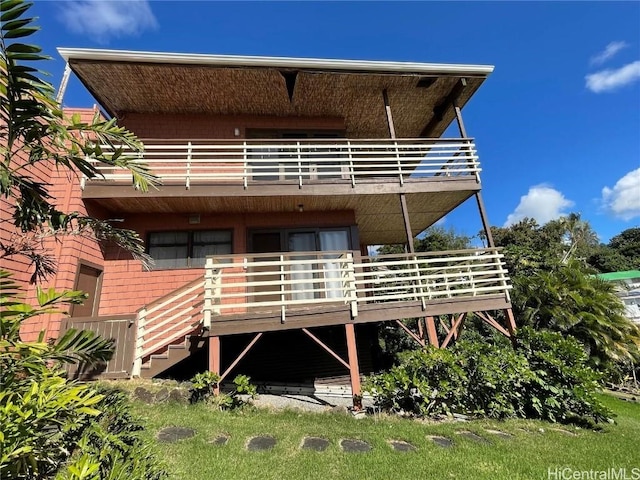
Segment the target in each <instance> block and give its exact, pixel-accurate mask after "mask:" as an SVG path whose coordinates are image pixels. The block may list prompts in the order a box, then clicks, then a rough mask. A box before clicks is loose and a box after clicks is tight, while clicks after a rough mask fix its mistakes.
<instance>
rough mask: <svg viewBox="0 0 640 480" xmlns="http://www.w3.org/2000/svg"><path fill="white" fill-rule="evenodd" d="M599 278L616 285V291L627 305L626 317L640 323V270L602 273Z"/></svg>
mask: <svg viewBox="0 0 640 480" xmlns="http://www.w3.org/2000/svg"><path fill="white" fill-rule="evenodd" d="M598 278H601V279H602V280H605V281H607V282H613V283H615V285H616V293H617V295H618V297H620V299H621V300H622V302H623V303H624V306H625V315H626V317H627V318H628V319H629V320H631V321H632V322H635V323H640V270H626V271H623V272H610V273H600V274H598Z"/></svg>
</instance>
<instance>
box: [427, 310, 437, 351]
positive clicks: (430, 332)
mask: <svg viewBox="0 0 640 480" xmlns="http://www.w3.org/2000/svg"><path fill="white" fill-rule="evenodd" d="M424 320H425V323H426V324H427V336H428V337H429V343H430V344H431V345H433V346H434V347H436V348H440V344H439V343H438V331H437V330H436V321H435V319H434V318H433V317H426V318H425V319H424Z"/></svg>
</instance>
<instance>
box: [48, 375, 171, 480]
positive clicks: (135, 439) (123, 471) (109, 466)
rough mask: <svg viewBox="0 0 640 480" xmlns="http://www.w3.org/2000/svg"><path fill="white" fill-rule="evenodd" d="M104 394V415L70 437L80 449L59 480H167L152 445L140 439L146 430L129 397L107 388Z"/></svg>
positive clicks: (86, 422)
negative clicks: (109, 479) (142, 432)
mask: <svg viewBox="0 0 640 480" xmlns="http://www.w3.org/2000/svg"><path fill="white" fill-rule="evenodd" d="M100 393H101V394H102V395H103V396H104V398H103V400H102V401H101V403H100V409H101V413H100V415H98V416H97V417H95V418H90V417H88V416H86V417H85V418H84V419H83V420H82V421H81V422H79V423H80V425H79V426H78V427H77V428H75V429H73V430H72V431H70V432H69V433H68V434H67V439H68V440H73V443H74V444H75V445H76V448H75V451H74V454H73V456H72V462H71V463H70V464H69V465H68V466H67V467H66V468H65V469H64V470H63V471H62V472H61V473H60V474H59V475H58V476H57V477H56V479H59V480H80V479H86V480H99V479H104V478H113V479H115V478H118V479H127V480H134V479H140V480H143V479H145V480H147V479H148V480H160V479H163V478H166V477H167V474H166V472H165V471H164V470H163V468H162V465H161V464H160V462H159V461H158V459H157V458H156V457H155V455H154V454H153V452H152V451H151V449H150V446H149V445H148V444H146V443H145V442H144V441H143V440H142V439H141V437H140V436H139V433H138V432H140V431H142V430H143V429H144V427H143V426H142V424H141V423H140V422H139V421H138V420H137V419H136V418H134V417H133V416H132V415H131V412H130V407H129V403H128V399H127V395H126V394H125V393H123V392H121V391H119V390H110V389H104V388H103V389H102V391H101V392H100ZM76 439H77V440H76ZM70 443H71V442H70Z"/></svg>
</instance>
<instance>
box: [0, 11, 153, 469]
mask: <svg viewBox="0 0 640 480" xmlns="http://www.w3.org/2000/svg"><path fill="white" fill-rule="evenodd" d="M30 7H31V4H30V3H24V2H23V0H0V33H1V36H0V47H1V50H2V55H1V57H0V194H1V195H2V197H3V198H2V201H3V205H2V207H3V213H4V211H5V210H6V211H7V212H9V213H10V216H11V220H9V219H6V218H4V217H3V219H2V220H1V221H2V222H3V224H2V225H0V227H1V228H3V229H6V230H9V229H11V228H15V229H16V230H17V231H18V232H19V233H20V237H19V239H18V240H17V241H9V242H6V241H5V242H4V243H0V258H9V257H12V256H16V255H22V256H26V257H27V258H28V259H29V261H30V262H31V265H32V266H33V267H34V273H33V276H32V280H34V281H35V280H37V279H38V278H43V277H46V275H48V274H50V273H52V272H53V271H54V268H55V264H54V263H53V261H52V259H51V258H49V257H48V256H47V254H46V252H44V251H41V250H40V249H39V248H38V239H39V238H41V237H43V236H59V235H69V234H73V235H90V236H91V237H92V238H95V239H97V240H106V239H108V240H112V241H115V242H116V243H117V244H119V245H120V246H121V247H124V248H126V249H128V250H129V251H131V252H132V253H133V254H134V255H136V256H138V257H142V256H143V254H144V248H143V244H142V241H141V239H140V238H139V237H138V236H137V234H135V232H132V231H129V230H121V229H117V228H114V227H113V225H112V224H111V222H108V221H102V220H98V219H95V218H91V217H89V216H86V215H83V214H82V213H80V212H63V211H61V210H59V209H58V208H57V207H56V206H55V205H54V201H55V199H53V198H52V196H51V195H50V193H49V191H48V187H49V184H48V183H47V181H46V178H44V179H43V177H42V176H40V177H38V176H37V175H35V173H34V172H35V171H36V169H38V168H40V167H43V168H44V170H45V171H46V170H47V169H48V168H57V169H63V170H66V171H68V172H70V173H71V174H73V175H80V174H82V175H86V176H88V177H95V176H96V175H98V171H97V170H96V167H95V163H94V162H93V161H96V162H97V161H99V162H103V163H106V164H108V165H112V166H114V167H121V168H126V169H128V170H129V171H131V173H132V178H133V183H134V185H135V186H136V187H137V188H139V189H141V190H146V189H147V188H148V187H149V186H150V185H153V184H154V182H155V179H154V177H153V176H151V175H150V174H149V172H148V170H147V169H146V167H145V166H144V165H143V164H139V163H137V162H135V161H134V159H133V158H132V157H130V156H127V155H125V153H124V152H125V148H123V147H121V146H120V145H125V146H126V148H128V149H133V150H134V151H137V150H139V149H140V148H141V144H140V142H139V141H138V140H137V139H136V137H135V136H134V135H133V134H131V133H130V132H127V131H126V130H124V129H122V128H120V127H117V126H116V124H115V121H114V120H103V119H101V118H100V117H99V116H98V115H96V116H95V117H94V119H93V121H92V122H91V123H82V122H81V121H80V118H78V117H72V118H71V119H66V118H64V115H63V113H62V110H61V109H60V108H59V106H58V105H57V103H56V101H55V99H54V97H53V87H52V86H51V85H50V84H49V83H47V82H45V81H44V80H42V75H43V73H42V72H41V71H40V70H38V69H37V68H35V67H33V66H31V64H32V63H33V62H38V61H42V60H46V59H47V57H45V56H43V55H42V54H41V49H40V48H39V47H37V46H34V45H28V44H25V43H21V41H20V40H19V39H23V38H25V37H28V36H30V35H32V34H33V33H34V32H35V31H37V27H36V26H34V25H33V21H34V19H33V18H28V17H26V16H25V14H26V13H27V12H28V10H29V8H30ZM101 144H107V145H109V146H110V147H112V148H113V150H112V151H113V153H112V154H108V155H107V154H105V152H104V151H103V150H102V148H101V146H100V145H101ZM88 159H90V160H91V161H89V160H88ZM9 222H11V223H12V225H8V223H9ZM11 277H12V275H11V273H10V272H8V271H5V270H1V269H0V477H1V478H3V479H5V478H6V479H12V478H20V479H22V478H52V477H53V476H54V475H56V474H57V473H60V469H61V468H62V467H63V466H65V465H66V466H67V467H68V472H67V473H68V475H66V476H65V477H64V478H85V479H89V478H91V479H97V478H115V477H116V476H117V477H118V478H128V479H131V480H133V479H135V478H140V479H142V478H162V476H163V473H162V472H159V473H157V472H156V471H155V470H153V461H148V462H147V461H146V460H145V459H142V461H141V458H142V457H141V456H138V457H137V458H134V457H133V456H123V455H120V453H119V452H115V453H114V451H112V450H114V449H113V448H111V449H106V448H105V451H102V450H98V451H96V450H95V449H91V450H89V452H91V453H87V450H88V449H87V448H84V451H83V452H82V456H81V458H79V459H76V458H74V455H78V450H80V449H81V447H80V442H81V441H84V442H85V444H84V446H85V447H86V446H88V443H87V442H88V439H87V438H86V437H82V438H79V437H74V435H76V434H78V435H84V433H86V432H87V425H88V424H89V423H90V421H89V420H87V417H95V416H97V415H99V414H100V413H101V412H100V410H99V409H100V408H102V406H101V401H102V400H103V395H101V394H100V393H99V392H97V391H96V389H95V388H94V387H93V386H91V385H87V384H80V383H78V382H75V381H69V380H68V379H67V378H66V373H65V371H64V369H63V366H64V364H68V363H77V362H88V363H91V362H96V361H104V360H107V359H108V358H109V355H110V353H111V351H112V348H111V347H112V342H111V341H108V340H103V339H101V338H100V337H98V336H97V335H95V334H94V333H92V332H86V331H80V332H78V331H75V330H73V329H71V330H68V331H67V332H65V333H64V334H63V335H62V336H61V337H60V338H58V339H57V340H47V339H46V332H44V331H43V332H41V333H40V336H39V338H38V339H37V340H36V341H32V342H25V341H23V340H22V339H21V337H20V328H21V326H22V324H23V323H24V322H25V321H26V320H28V319H31V318H34V317H38V316H40V315H43V314H49V313H55V312H60V311H61V308H63V307H65V306H66V305H68V304H76V303H81V302H82V301H84V299H85V298H86V295H84V294H83V293H82V292H76V291H67V292H56V291H55V290H53V289H48V290H43V289H41V288H40V287H39V286H37V287H36V301H37V303H38V305H37V306H35V307H33V306H31V305H29V304H27V303H24V300H23V298H24V291H23V290H22V288H21V286H20V285H18V284H17V283H16V282H14V281H13V280H12V278H11ZM107 407H108V406H107ZM121 421H122V420H118V422H114V423H119V422H121ZM89 434H90V435H91V441H92V442H93V443H98V444H102V445H105V444H109V442H111V443H110V444H109V445H115V444H119V445H120V446H122V448H123V449H126V448H128V447H127V445H125V443H126V442H122V441H121V439H119V438H117V437H116V436H114V435H113V434H112V433H111V432H108V431H107V432H103V433H100V431H99V430H97V429H94V430H91V431H90V432H89V433H88V435H89ZM103 440H104V441H103ZM107 440H108V441H107ZM128 441H130V440H128ZM91 447H94V445H93V444H92V445H91ZM106 450H111V451H106ZM91 455H93V456H91ZM110 455H115V456H117V458H116V457H115V456H114V457H112V458H113V462H110V463H109V468H112V469H111V470H109V471H106V472H105V471H104V470H103V468H102V467H103V465H104V463H105V459H106V458H107V457H109V456H110ZM136 472H137V474H136ZM156 473H157V475H156ZM61 475H65V474H61ZM56 478H63V477H60V476H57V475H56Z"/></svg>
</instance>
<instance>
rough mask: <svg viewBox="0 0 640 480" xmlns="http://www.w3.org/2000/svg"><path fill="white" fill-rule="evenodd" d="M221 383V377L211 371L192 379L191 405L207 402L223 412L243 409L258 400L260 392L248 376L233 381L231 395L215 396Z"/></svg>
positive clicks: (239, 376) (237, 377) (220, 394)
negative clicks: (215, 389) (215, 390)
mask: <svg viewBox="0 0 640 480" xmlns="http://www.w3.org/2000/svg"><path fill="white" fill-rule="evenodd" d="M219 381H220V377H219V376H218V375H217V374H215V373H213V372H211V371H207V372H202V373H198V374H196V375H195V376H194V377H193V378H192V379H191V383H192V388H191V403H196V402H207V403H209V404H211V405H213V406H215V407H218V408H219V409H221V410H228V409H233V408H239V407H243V406H245V405H247V404H249V403H251V400H254V399H255V398H256V395H257V392H258V390H257V388H256V386H255V385H252V384H251V378H249V377H248V376H246V375H238V376H236V378H234V379H233V384H234V389H233V391H232V392H231V393H229V394H225V393H219V394H217V395H215V394H214V388H215V387H216V386H218V382H219Z"/></svg>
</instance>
